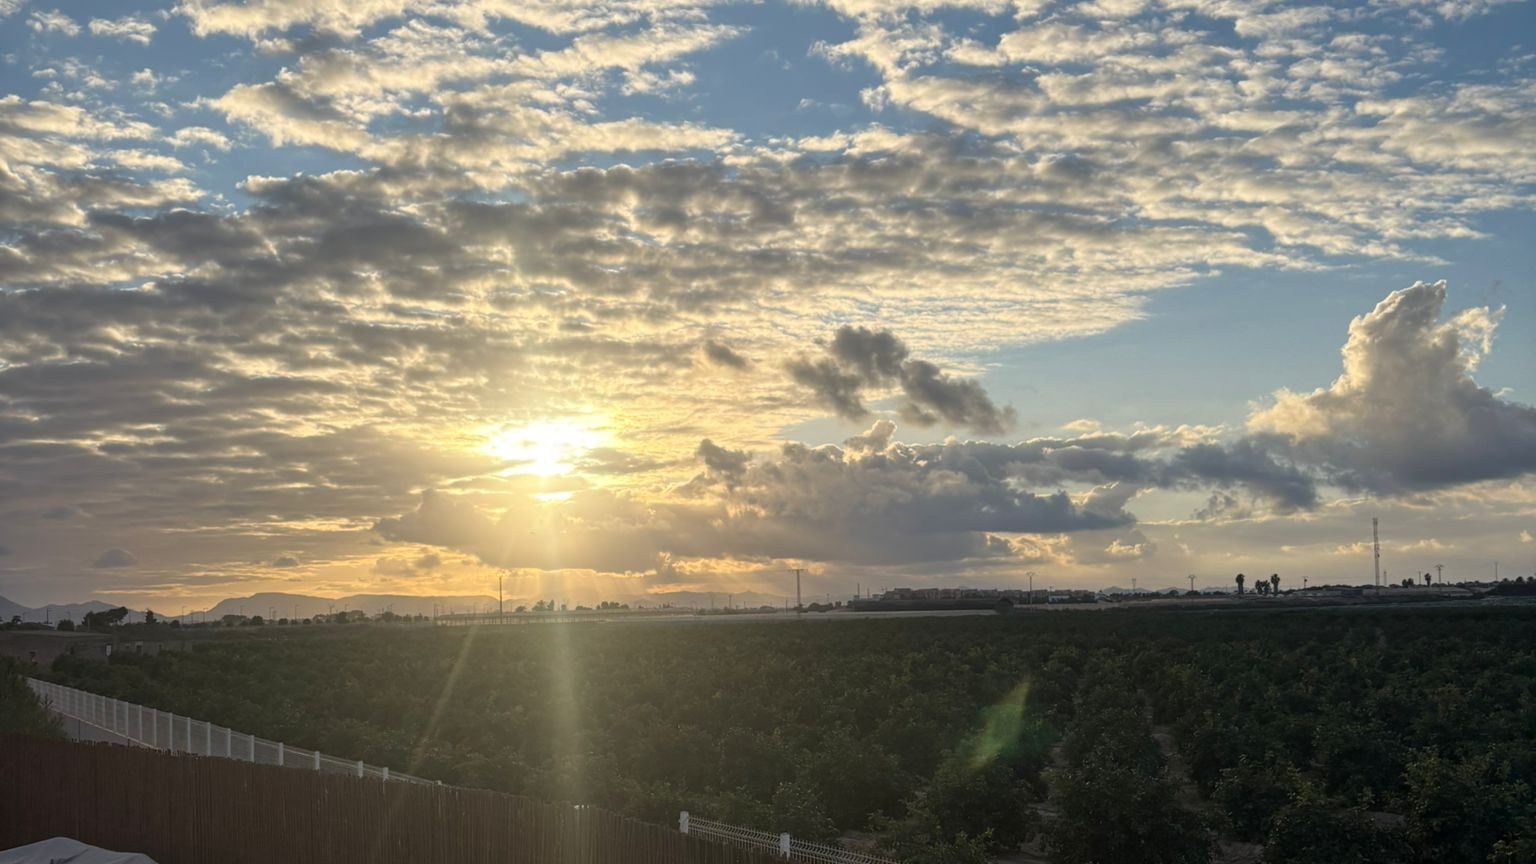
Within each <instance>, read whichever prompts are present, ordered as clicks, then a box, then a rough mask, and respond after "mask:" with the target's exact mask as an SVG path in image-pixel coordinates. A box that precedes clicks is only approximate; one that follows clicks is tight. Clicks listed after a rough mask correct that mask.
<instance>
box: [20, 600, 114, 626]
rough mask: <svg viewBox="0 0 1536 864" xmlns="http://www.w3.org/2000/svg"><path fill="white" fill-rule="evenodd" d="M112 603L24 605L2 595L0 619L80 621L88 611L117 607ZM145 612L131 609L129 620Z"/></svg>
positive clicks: (94, 601) (88, 602)
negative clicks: (64, 619) (17, 616)
mask: <svg viewBox="0 0 1536 864" xmlns="http://www.w3.org/2000/svg"><path fill="white" fill-rule="evenodd" d="M116 608H117V607H116V606H113V605H112V604H111V603H103V602H101V601H100V600H90V601H87V602H85V603H49V604H48V605H47V606H37V607H32V606H23V605H21V604H20V603H17V602H15V601H14V600H9V599H7V598H5V597H0V620H4V621H9V620H11V618H12V617H14V616H16V615H20V616H21V620H23V621H58V620H60V619H63V618H68V619H69V620H71V621H76V622H78V621H80V620H81V619H83V618H84V617H85V613H87V612H105V611H106V610H108V609H116ZM143 615H144V612H143V611H142V610H139V609H129V610H128V618H129V620H137V619H138V618H142V617H143Z"/></svg>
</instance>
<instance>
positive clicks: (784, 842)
mask: <svg viewBox="0 0 1536 864" xmlns="http://www.w3.org/2000/svg"><path fill="white" fill-rule="evenodd" d="M779 854H780V855H782V856H784V857H785V858H788V857H789V832H788V831H785V832H783V833H782V834H780V835H779Z"/></svg>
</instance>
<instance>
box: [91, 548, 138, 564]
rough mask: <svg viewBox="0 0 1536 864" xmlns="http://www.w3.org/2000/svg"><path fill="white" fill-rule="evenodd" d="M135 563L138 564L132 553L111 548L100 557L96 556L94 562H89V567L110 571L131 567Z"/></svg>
mask: <svg viewBox="0 0 1536 864" xmlns="http://www.w3.org/2000/svg"><path fill="white" fill-rule="evenodd" d="M137 563H139V559H137V558H135V557H134V556H133V553H132V552H129V551H128V550H127V549H119V548H117V547H113V548H111V549H108V550H107V551H105V552H103V553H101V554H100V555H97V556H96V560H95V561H93V562H91V566H92V567H100V568H104V569H110V568H117V567H132V566H133V565H135V564H137Z"/></svg>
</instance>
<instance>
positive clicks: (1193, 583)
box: [1189, 573, 1195, 594]
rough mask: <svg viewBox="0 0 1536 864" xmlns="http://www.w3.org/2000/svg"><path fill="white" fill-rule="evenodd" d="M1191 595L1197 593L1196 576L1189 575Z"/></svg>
mask: <svg viewBox="0 0 1536 864" xmlns="http://www.w3.org/2000/svg"><path fill="white" fill-rule="evenodd" d="M1189 593H1191V594H1193V593H1195V574H1193V573H1191V574H1189Z"/></svg>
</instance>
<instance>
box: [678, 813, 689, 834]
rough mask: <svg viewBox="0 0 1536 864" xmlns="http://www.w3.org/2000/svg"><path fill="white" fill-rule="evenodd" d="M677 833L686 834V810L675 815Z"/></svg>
mask: <svg viewBox="0 0 1536 864" xmlns="http://www.w3.org/2000/svg"><path fill="white" fill-rule="evenodd" d="M677 833H679V834H687V833H688V811H687V810H684V811H683V812H681V813H679V814H677Z"/></svg>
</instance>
